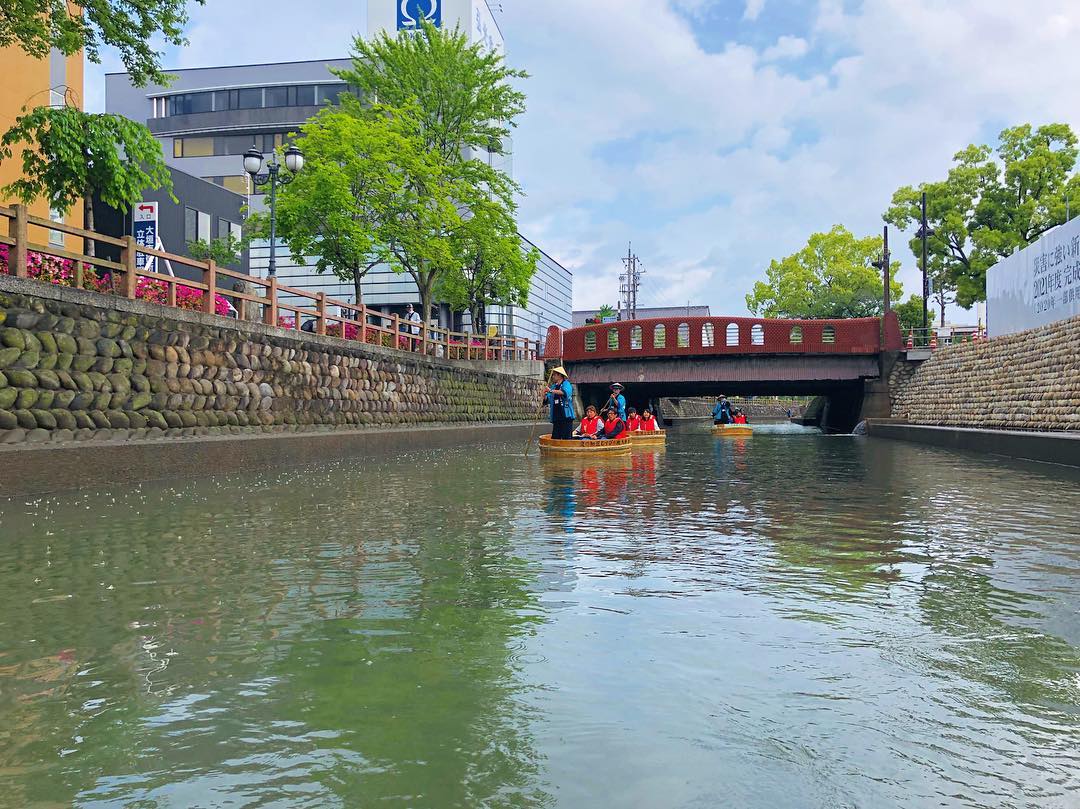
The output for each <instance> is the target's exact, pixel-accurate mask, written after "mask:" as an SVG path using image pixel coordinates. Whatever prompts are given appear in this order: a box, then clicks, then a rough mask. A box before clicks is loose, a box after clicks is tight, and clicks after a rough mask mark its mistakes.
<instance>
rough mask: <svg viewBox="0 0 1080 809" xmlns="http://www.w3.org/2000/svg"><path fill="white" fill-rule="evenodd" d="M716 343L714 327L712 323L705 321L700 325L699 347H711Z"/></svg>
mask: <svg viewBox="0 0 1080 809" xmlns="http://www.w3.org/2000/svg"><path fill="white" fill-rule="evenodd" d="M715 344H716V336H715V329H714V328H713V324H712V323H706V324H704V325H703V326H702V327H701V347H702V348H712V347H713V346H714V345H715Z"/></svg>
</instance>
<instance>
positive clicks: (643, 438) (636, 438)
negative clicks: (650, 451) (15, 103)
mask: <svg viewBox="0 0 1080 809" xmlns="http://www.w3.org/2000/svg"><path fill="white" fill-rule="evenodd" d="M630 443H632V444H633V445H634V446H635V447H637V446H657V445H662V444H666V443H667V430H649V431H645V430H638V431H637V432H633V433H630Z"/></svg>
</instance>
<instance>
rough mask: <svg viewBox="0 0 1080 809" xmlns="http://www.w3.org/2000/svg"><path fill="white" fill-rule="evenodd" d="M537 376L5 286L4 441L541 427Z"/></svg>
mask: <svg viewBox="0 0 1080 809" xmlns="http://www.w3.org/2000/svg"><path fill="white" fill-rule="evenodd" d="M536 366H537V367H536V370H535V373H532V374H529V375H520V374H517V375H515V374H511V373H499V372H497V371H493V370H490V371H489V370H480V369H477V368H476V367H473V364H471V363H465V362H452V361H446V360H441V359H435V358H432V357H426V356H422V355H411V354H408V353H404V352H398V351H394V350H392V349H383V348H381V347H379V346H368V345H365V344H362V343H357V342H354V341H344V340H338V339H334V338H329V337H321V336H316V335H311V334H306V333H304V334H303V335H298V334H296V333H294V332H290V331H288V330H285V329H277V328H270V327H265V326H262V325H260V324H250V323H242V324H241V323H237V322H236V321H235V320H229V319H227V318H221V317H216V316H213V315H203V314H200V313H194V312H186V311H179V310H176V309H169V308H166V307H162V306H157V305H154V304H146V303H143V302H139V301H128V300H118V299H116V298H112V297H110V296H106V295H100V294H97V293H90V292H83V291H81V290H73V289H68V288H61V287H53V286H50V285H48V284H42V283H39V282H36V281H26V280H24V279H14V278H9V277H2V276H0V442H2V443H6V444H13V443H21V442H34V443H41V442H47V441H48V442H61V441H68V440H83V439H89V438H97V439H132V438H144V437H170V436H198V435H221V434H230V433H231V434H243V433H252V432H260V433H261V432H285V431H299V430H318V431H325V430H331V429H340V428H348V429H356V428H357V427H360V426H367V425H372V426H394V425H402V426H407V425H413V424H423V423H461V422H493V421H524V420H532V419H535V418H536V412H537V411H536V407H537V401H538V397H539V394H540V387H541V382H540V369H541V368H542V366H540V365H539V364H536ZM518 368H519V369H520V364H518Z"/></svg>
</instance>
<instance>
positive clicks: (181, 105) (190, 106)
mask: <svg viewBox="0 0 1080 809" xmlns="http://www.w3.org/2000/svg"><path fill="white" fill-rule="evenodd" d="M213 103H214V102H213V93H181V94H180V95H175V96H170V98H169V115H192V114H194V113H198V112H210V111H211V109H212V108H213Z"/></svg>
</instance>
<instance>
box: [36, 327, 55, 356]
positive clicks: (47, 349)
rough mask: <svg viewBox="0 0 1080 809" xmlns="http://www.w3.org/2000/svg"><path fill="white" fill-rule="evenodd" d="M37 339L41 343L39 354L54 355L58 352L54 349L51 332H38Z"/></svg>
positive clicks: (53, 339) (53, 338)
mask: <svg viewBox="0 0 1080 809" xmlns="http://www.w3.org/2000/svg"><path fill="white" fill-rule="evenodd" d="M37 338H38V341H39V342H40V343H41V352H42V353H43V354H55V353H56V352H57V351H58V349H57V347H56V338H55V337H53V333H52V332H51V331H39V332H38V333H37Z"/></svg>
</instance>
